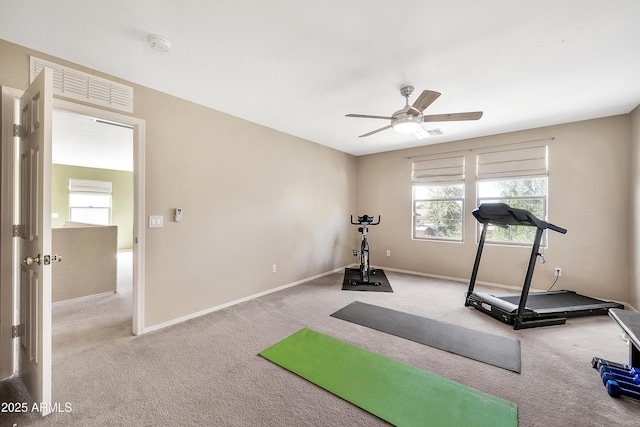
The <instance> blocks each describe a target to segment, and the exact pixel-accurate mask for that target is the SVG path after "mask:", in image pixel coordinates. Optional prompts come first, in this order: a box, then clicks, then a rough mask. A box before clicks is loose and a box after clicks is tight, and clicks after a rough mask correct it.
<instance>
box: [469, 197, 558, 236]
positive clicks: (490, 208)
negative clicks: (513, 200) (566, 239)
mask: <svg viewBox="0 0 640 427" xmlns="http://www.w3.org/2000/svg"><path fill="white" fill-rule="evenodd" d="M472 214H473V216H474V217H475V218H476V219H477V220H478V222H479V223H481V224H495V225H500V226H507V225H524V226H528V227H537V228H539V229H541V230H546V229H547V228H548V229H550V230H553V231H556V232H558V233H562V234H566V233H567V230H566V229H565V228H562V227H559V226H557V225H554V224H551V223H549V222H546V221H543V220H541V219H539V218H537V217H536V216H535V215H534V214H532V213H531V212H529V211H527V210H524V209H517V208H512V207H511V206H509V205H507V204H506V203H482V204H481V205H480V206H479V207H477V208H475V209H474V210H473V212H472Z"/></svg>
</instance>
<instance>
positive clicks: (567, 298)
mask: <svg viewBox="0 0 640 427" xmlns="http://www.w3.org/2000/svg"><path fill="white" fill-rule="evenodd" d="M520 297H521V296H520V295H509V296H497V298H500V299H501V300H504V301H507V302H510V303H511V304H514V305H515V306H516V307H517V306H518V304H519V303H520ZM620 306H621V305H620V304H618V303H615V302H610V301H602V300H599V299H596V298H591V297H587V296H584V295H580V294H577V293H575V292H573V291H555V292H545V293H531V294H529V296H528V297H527V304H526V308H528V309H530V310H533V311H536V312H538V313H541V312H543V311H547V310H549V311H550V310H553V311H554V312H583V311H592V310H604V311H605V312H606V310H608V309H609V308H620Z"/></svg>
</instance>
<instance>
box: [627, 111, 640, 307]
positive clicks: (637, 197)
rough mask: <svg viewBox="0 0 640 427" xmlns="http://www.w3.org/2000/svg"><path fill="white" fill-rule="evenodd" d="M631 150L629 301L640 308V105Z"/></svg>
mask: <svg viewBox="0 0 640 427" xmlns="http://www.w3.org/2000/svg"><path fill="white" fill-rule="evenodd" d="M629 116H630V120H631V147H632V148H631V150H632V155H631V159H632V171H631V179H630V180H629V181H630V183H631V192H632V203H631V206H632V212H631V215H632V217H631V218H632V220H631V230H632V233H631V234H632V236H633V238H632V242H631V246H630V250H631V257H632V258H631V267H632V269H631V282H630V283H629V302H630V303H631V305H633V306H634V307H635V308H636V309H639V310H640V106H638V107H636V109H635V110H633V111H632V112H631V114H630V115H629Z"/></svg>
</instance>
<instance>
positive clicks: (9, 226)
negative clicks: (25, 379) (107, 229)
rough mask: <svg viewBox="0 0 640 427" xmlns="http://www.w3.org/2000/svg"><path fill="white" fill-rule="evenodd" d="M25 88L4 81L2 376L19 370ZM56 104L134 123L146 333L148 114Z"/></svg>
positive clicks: (136, 305) (136, 316)
mask: <svg viewBox="0 0 640 427" xmlns="http://www.w3.org/2000/svg"><path fill="white" fill-rule="evenodd" d="M23 93H24V91H23V90H19V89H14V88H11V87H7V86H2V87H1V100H0V102H1V103H2V104H1V108H0V111H1V113H2V117H1V118H0V119H1V134H0V143H1V147H0V150H1V151H0V159H1V163H2V164H1V166H2V171H1V174H2V176H1V177H0V198H1V200H2V207H1V209H0V380H3V379H6V378H9V377H11V376H13V375H15V374H16V373H17V372H18V369H19V364H18V345H17V340H16V339H13V338H12V336H11V334H12V326H13V325H17V324H19V322H20V318H19V315H20V313H19V307H18V289H17V283H18V281H17V272H18V266H19V261H18V259H17V253H16V247H17V242H16V240H17V239H15V238H13V224H14V222H16V221H18V220H17V219H16V218H14V212H15V206H14V203H15V202H16V198H15V197H16V194H15V185H16V180H15V164H14V161H15V156H16V151H15V138H14V136H13V124H14V123H15V119H14V115H15V111H16V108H15V100H16V98H19V97H20V96H22V94H23ZM53 108H54V109H58V110H66V111H69V112H72V113H76V114H82V115H87V116H90V117H95V118H98V119H103V120H110V121H114V122H118V123H122V124H126V125H129V126H132V128H133V161H134V170H133V186H134V188H133V195H134V213H133V214H134V218H133V289H132V295H133V313H132V324H131V332H132V334H134V335H141V334H143V333H144V332H145V329H144V295H145V292H144V290H145V245H144V242H145V239H144V237H145V138H146V133H145V120H144V119H140V118H137V117H133V116H128V115H125V114H120V113H117V112H113V111H109V110H104V109H101V108H96V107H91V106H88V105H84V104H78V103H75V102H70V101H66V100H63V99H58V98H56V97H55V96H54V99H53Z"/></svg>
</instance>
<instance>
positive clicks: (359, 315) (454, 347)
mask: <svg viewBox="0 0 640 427" xmlns="http://www.w3.org/2000/svg"><path fill="white" fill-rule="evenodd" d="M331 316H332V317H335V318H337V319H342V320H346V321H348V322H352V323H357V324H358V325H362V326H366V327H368V328H372V329H375V330H378V331H381V332H386V333H388V334H391V335H395V336H398V337H401V338H405V339H408V340H411V341H415V342H418V343H420V344H425V345H428V346H430V347H435V348H437V349H440V350H445V351H448V352H450V353H455V354H459V355H460V356H464V357H468V358H470V359H473V360H477V361H479V362H483V363H488V364H490V365H493V366H497V367H499V368H503V369H508V370H510V371H513V372H517V373H520V367H521V366H520V340H518V339H512V338H506V337H501V336H499V335H493V334H489V333H486V332H482V331H476V330H472V329H468V328H463V327H461V326H456V325H451V324H448V323H444V322H440V321H437V320H432V319H428V318H426V317H420V316H416V315H413V314H409V313H404V312H401V311H396V310H391V309H389V308H384V307H378V306H376V305H371V304H366V303H363V302H359V301H355V302H352V303H351V304H349V305H348V306H346V307H344V308H342V309H340V310H338V311H336V312H335V313H333V314H332V315H331Z"/></svg>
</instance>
